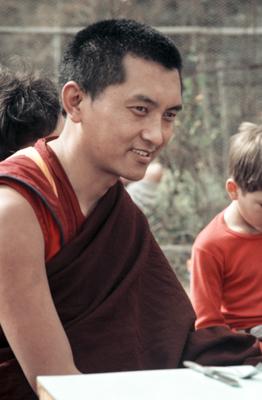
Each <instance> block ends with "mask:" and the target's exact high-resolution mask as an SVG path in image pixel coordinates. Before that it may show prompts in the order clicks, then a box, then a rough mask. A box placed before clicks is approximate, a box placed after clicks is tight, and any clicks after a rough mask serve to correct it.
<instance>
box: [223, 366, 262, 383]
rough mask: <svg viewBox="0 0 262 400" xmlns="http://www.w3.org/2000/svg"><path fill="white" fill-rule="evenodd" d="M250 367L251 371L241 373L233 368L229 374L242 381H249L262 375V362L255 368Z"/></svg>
mask: <svg viewBox="0 0 262 400" xmlns="http://www.w3.org/2000/svg"><path fill="white" fill-rule="evenodd" d="M246 367H248V366H247V365H246ZM249 367H250V369H249V371H240V370H238V369H234V368H233V367H232V369H230V370H229V371H228V374H229V375H232V376H234V377H236V378H240V379H249V378H253V376H256V375H257V374H261V373H262V362H260V363H258V364H257V365H256V366H255V367H253V366H251V365H250V366H249Z"/></svg>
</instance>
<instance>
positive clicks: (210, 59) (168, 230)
mask: <svg viewBox="0 0 262 400" xmlns="http://www.w3.org/2000/svg"><path fill="white" fill-rule="evenodd" d="M0 7H1V8H0V10H1V12H0V40H1V47H0V62H1V64H2V65H4V66H8V67H10V68H13V69H19V68H30V69H33V70H36V71H39V72H40V74H42V75H44V76H49V77H51V78H52V79H53V80H54V81H55V82H56V81H57V70H58V65H59V60H60V56H61V52H62V51H63V48H64V45H65V43H66V42H68V40H70V38H71V36H72V34H74V33H75V32H77V31H78V30H79V29H81V28H82V27H85V26H86V25H88V24H89V23H92V22H94V21H97V20H99V19H105V18H120V17H124V18H133V19H136V20H138V21H141V22H146V23H148V24H151V25H153V26H154V27H156V28H157V29H159V30H160V31H162V32H164V33H166V34H167V35H168V36H170V37H171V38H172V39H173V40H174V41H175V43H176V44H177V46H178V48H179V49H180V51H181V53H182V56H183V60H184V71H183V82H184V94H183V98H184V109H183V111H182V113H181V114H179V118H178V119H177V120H176V124H175V136H174V139H173V140H172V141H171V142H170V144H169V146H168V148H167V149H166V150H165V151H164V153H162V155H161V157H160V160H159V161H160V162H161V164H162V165H163V167H164V174H163V177H162V179H161V182H160V183H159V184H158V185H157V189H156V190H155V195H156V196H155V197H156V199H155V203H154V205H153V206H152V207H151V208H150V207H149V208H147V209H146V210H145V212H146V214H147V215H148V217H149V220H150V225H151V227H152V230H153V232H154V234H155V236H156V238H157V240H158V242H159V243H160V245H161V246H162V248H163V250H164V251H165V253H166V255H167V257H168V258H169V259H170V261H171V263H172V265H173V267H174V269H175V270H176V271H177V274H178V277H179V278H180V280H181V281H182V283H183V284H184V285H185V287H187V284H188V274H189V271H188V268H187V261H188V259H189V258H190V250H191V244H192V242H193V240H194V238H195V236H196V235H197V233H198V232H199V231H200V229H201V228H202V227H203V226H204V225H206V223H207V222H208V221H209V220H210V219H211V218H212V217H213V216H214V215H215V214H216V213H217V212H218V211H220V210H221V209H222V208H223V207H225V205H226V204H227V203H228V199H227V196H226V194H225V190H224V182H225V179H226V176H227V162H226V160H227V151H228V142H229V138H230V136H231V135H232V134H234V133H235V132H236V131H237V128H238V126H239V125H240V123H241V122H242V121H250V122H254V123H262V44H261V43H262V1H261V0H249V1H248V0H169V1H168V0H162V1H160V0H158V1H155V0H75V1H72V0H70V1H69V0H41V1H37V0H8V1H6V0H0Z"/></svg>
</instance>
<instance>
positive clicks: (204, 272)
mask: <svg viewBox="0 0 262 400" xmlns="http://www.w3.org/2000/svg"><path fill="white" fill-rule="evenodd" d="M191 261H192V262H191V280H190V297H191V300H192V304H193V307H194V309H195V312H196V316H197V320H196V329H199V328H206V327H210V326H221V325H222V326H227V325H226V323H225V320H224V317H223V315H222V313H221V311H220V308H221V302H222V293H223V268H224V267H223V265H222V263H221V261H219V260H217V259H216V258H215V256H214V255H212V254H211V253H210V251H208V249H205V248H201V247H198V243H197V240H196V242H195V244H194V245H193V250H192V260H191Z"/></svg>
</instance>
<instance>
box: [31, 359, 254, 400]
mask: <svg viewBox="0 0 262 400" xmlns="http://www.w3.org/2000/svg"><path fill="white" fill-rule="evenodd" d="M238 368H245V367H238ZM240 382H241V387H232V386H228V385H226V384H224V383H222V382H219V381H217V380H214V379H211V378H208V377H206V376H204V375H202V374H200V373H198V372H195V371H191V370H189V369H172V370H158V371H139V372H118V373H104V374H84V375H69V376H41V377H38V378H37V383H38V393H39V398H40V400H197V399H200V400H227V399H228V400H261V399H262V374H260V375H258V376H256V377H254V378H252V379H245V380H244V379H242V380H241V381H240Z"/></svg>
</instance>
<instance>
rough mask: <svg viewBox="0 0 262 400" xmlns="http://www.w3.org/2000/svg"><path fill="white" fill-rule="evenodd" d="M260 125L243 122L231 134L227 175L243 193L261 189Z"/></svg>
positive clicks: (261, 146) (261, 134) (261, 136)
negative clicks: (237, 130) (237, 129)
mask: <svg viewBox="0 0 262 400" xmlns="http://www.w3.org/2000/svg"><path fill="white" fill-rule="evenodd" d="M261 165H262V125H255V124H252V123H250V122H244V123H242V124H241V125H240V127H239V132H238V133H236V134H235V135H233V136H231V142H230V149H229V175H230V176H231V177H232V178H233V179H234V180H235V181H236V183H237V185H238V186H239V187H240V189H241V190H242V192H243V193H247V192H255V191H258V190H262V168H261Z"/></svg>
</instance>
